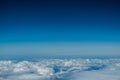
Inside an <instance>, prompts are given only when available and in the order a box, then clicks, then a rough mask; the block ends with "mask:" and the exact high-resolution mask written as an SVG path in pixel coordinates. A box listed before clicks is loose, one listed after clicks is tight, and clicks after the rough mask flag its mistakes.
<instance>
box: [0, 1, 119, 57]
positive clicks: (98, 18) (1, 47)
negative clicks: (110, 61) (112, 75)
mask: <svg viewBox="0 0 120 80" xmlns="http://www.w3.org/2000/svg"><path fill="white" fill-rule="evenodd" d="M56 56H57V57H59V58H60V56H61V57H63V56H64V57H66V56H68V57H73V56H74V57H89V58H90V57H91V58H92V57H94V58H97V57H101V58H104V57H112V58H113V57H120V1H119V0H0V59H20V58H21V59H23V58H30V59H31V58H36V57H38V58H40V57H42V58H43V57H56Z"/></svg>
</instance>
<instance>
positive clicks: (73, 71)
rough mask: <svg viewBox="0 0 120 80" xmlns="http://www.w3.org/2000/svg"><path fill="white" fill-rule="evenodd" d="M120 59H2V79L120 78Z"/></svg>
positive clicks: (107, 79)
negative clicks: (18, 60)
mask: <svg viewBox="0 0 120 80" xmlns="http://www.w3.org/2000/svg"><path fill="white" fill-rule="evenodd" d="M119 75H120V59H104V60H101V59H70V60H67V59H47V60H40V61H36V62H32V61H20V62H14V61H0V80H58V79H59V80H120V77H119Z"/></svg>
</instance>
